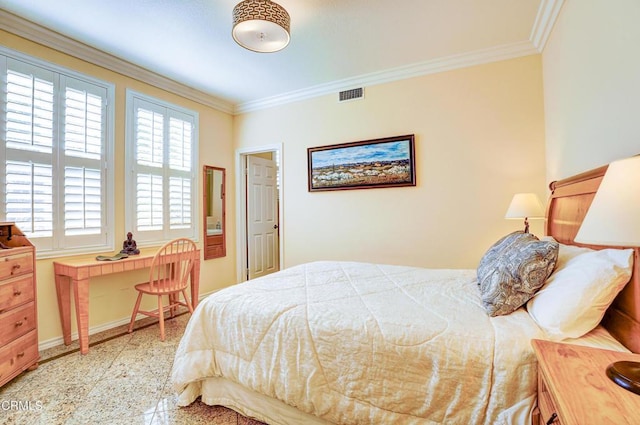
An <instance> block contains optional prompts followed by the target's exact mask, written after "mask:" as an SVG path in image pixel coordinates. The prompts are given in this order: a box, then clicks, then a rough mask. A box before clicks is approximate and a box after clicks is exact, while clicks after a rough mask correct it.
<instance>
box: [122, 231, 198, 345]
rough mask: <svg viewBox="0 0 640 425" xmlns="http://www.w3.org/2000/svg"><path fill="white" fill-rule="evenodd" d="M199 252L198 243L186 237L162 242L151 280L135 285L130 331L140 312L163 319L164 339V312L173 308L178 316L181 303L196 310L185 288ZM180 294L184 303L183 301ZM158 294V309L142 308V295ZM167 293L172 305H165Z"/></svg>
mask: <svg viewBox="0 0 640 425" xmlns="http://www.w3.org/2000/svg"><path fill="white" fill-rule="evenodd" d="M197 255H198V251H197V249H196V244H195V243H194V242H193V241H192V240H191V239H187V238H179V239H174V240H172V241H170V242H167V243H166V244H165V245H163V246H162V247H161V248H160V249H159V250H158V252H157V253H156V255H155V256H154V257H153V262H152V263H151V269H150V272H149V281H148V282H144V283H140V284H138V285H136V286H135V288H136V290H137V291H138V299H137V300H136V305H135V307H134V308H133V314H132V315H131V322H130V323H129V333H131V332H132V331H133V324H134V322H135V320H136V316H137V315H138V313H140V314H144V315H146V316H151V317H157V318H158V320H159V321H160V339H161V340H162V341H164V339H165V338H164V312H165V311H170V312H171V317H173V316H174V315H175V312H176V309H177V307H178V306H180V305H182V306H185V307H187V308H188V309H189V312H190V313H193V305H192V304H191V301H190V300H189V297H188V296H187V292H186V288H187V286H188V283H189V276H190V273H191V269H192V268H193V263H194V261H195V260H196V256H197ZM180 293H182V296H183V297H184V302H182V301H180ZM143 294H148V295H155V296H157V297H158V308H157V309H155V310H151V311H143V310H140V301H142V295H143ZM165 295H167V296H168V298H169V304H168V305H166V306H163V303H162V297H163V296H165Z"/></svg>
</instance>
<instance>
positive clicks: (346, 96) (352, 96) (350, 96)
mask: <svg viewBox="0 0 640 425" xmlns="http://www.w3.org/2000/svg"><path fill="white" fill-rule="evenodd" d="M363 98H364V88H362V87H358V88H357V89H350V90H344V91H341V92H340V99H339V100H338V101H339V102H346V101H349V100H358V99H363Z"/></svg>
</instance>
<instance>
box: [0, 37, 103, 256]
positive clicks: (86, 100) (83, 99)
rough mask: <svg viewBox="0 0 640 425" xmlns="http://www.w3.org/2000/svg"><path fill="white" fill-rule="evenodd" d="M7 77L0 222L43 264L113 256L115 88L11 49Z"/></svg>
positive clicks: (2, 65) (5, 59) (3, 57)
mask: <svg viewBox="0 0 640 425" xmlns="http://www.w3.org/2000/svg"><path fill="white" fill-rule="evenodd" d="M0 72H1V75H2V80H1V84H2V90H0V103H1V109H0V134H1V136H0V150H1V151H2V152H3V153H4V155H3V160H2V161H0V184H1V185H2V187H3V188H4V190H3V191H2V192H1V193H0V201H1V202H0V220H2V221H14V222H15V223H16V225H17V226H18V227H19V228H20V230H22V231H23V232H24V233H25V234H26V236H27V237H28V238H29V239H30V240H31V241H32V242H33V243H34V244H35V245H36V247H37V252H38V257H40V258H42V257H52V256H57V255H62V254H65V255H68V254H76V253H82V252H96V251H101V250H102V251H104V250H106V249H112V248H113V230H112V228H113V225H112V223H111V220H112V217H113V172H112V171H110V170H109V167H107V164H110V163H111V162H112V161H113V153H112V152H113V149H112V148H111V146H112V145H113V142H112V126H113V124H112V123H113V120H112V117H113V110H112V108H113V106H112V104H113V102H110V100H111V99H113V93H114V89H113V86H112V85H110V84H108V83H105V82H102V81H98V80H95V79H93V78H90V77H86V76H83V75H81V74H78V73H76V72H73V71H69V70H66V69H63V68H60V67H57V66H55V65H51V64H47V63H44V62H42V61H38V60H36V59H33V58H29V57H27V56H25V55H22V54H19V53H15V52H12V51H9V50H8V49H4V48H2V49H0ZM110 168H111V169H112V168H113V167H110Z"/></svg>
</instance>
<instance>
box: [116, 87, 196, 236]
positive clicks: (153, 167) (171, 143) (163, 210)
mask: <svg viewBox="0 0 640 425" xmlns="http://www.w3.org/2000/svg"><path fill="white" fill-rule="evenodd" d="M131 102H132V103H133V106H132V108H133V121H134V126H133V127H134V128H133V131H132V135H133V137H132V139H133V143H132V146H131V147H130V151H132V153H133V155H132V156H133V157H134V158H135V160H134V162H133V164H132V166H131V168H132V180H133V181H134V182H135V183H134V185H133V187H132V188H131V190H130V194H131V196H132V197H133V198H132V202H133V204H134V205H135V208H134V211H133V214H134V216H135V219H134V220H132V223H131V224H129V226H131V225H133V231H134V236H135V238H136V240H137V241H142V242H155V241H162V240H169V239H172V238H175V237H194V236H195V228H194V223H193V216H194V211H195V207H194V205H193V199H194V190H195V185H194V184H193V179H194V172H193V171H194V170H193V169H194V166H193V164H194V161H195V156H194V144H195V134H194V131H195V120H194V117H193V116H192V115H189V114H185V113H183V112H181V111H178V110H175V109H172V108H170V107H167V106H166V105H160V104H157V103H155V102H151V101H149V100H146V99H141V98H140V97H132V98H131Z"/></svg>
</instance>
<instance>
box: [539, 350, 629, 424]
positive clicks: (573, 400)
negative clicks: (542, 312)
mask: <svg viewBox="0 0 640 425" xmlns="http://www.w3.org/2000/svg"><path fill="white" fill-rule="evenodd" d="M532 345H533V349H534V351H535V353H536V357H537V359H538V409H539V416H538V423H539V424H549V425H551V424H553V425H591V424H593V425H602V424H616V425H625V424H626V425H637V424H638V423H640V395H637V394H634V393H632V392H630V391H627V390H625V389H624V388H622V387H619V386H618V385H617V384H615V383H614V382H613V381H611V380H610V379H609V378H608V377H607V374H606V368H607V366H608V365H609V364H611V363H613V362H615V361H618V360H631V361H640V355H639V354H633V353H622V352H618V351H610V350H603V349H599V348H591V347H582V346H579V345H571V344H563V343H556V342H550V341H542V340H537V339H534V340H533V342H532ZM534 420H535V419H534ZM536 425H537V424H536Z"/></svg>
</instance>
